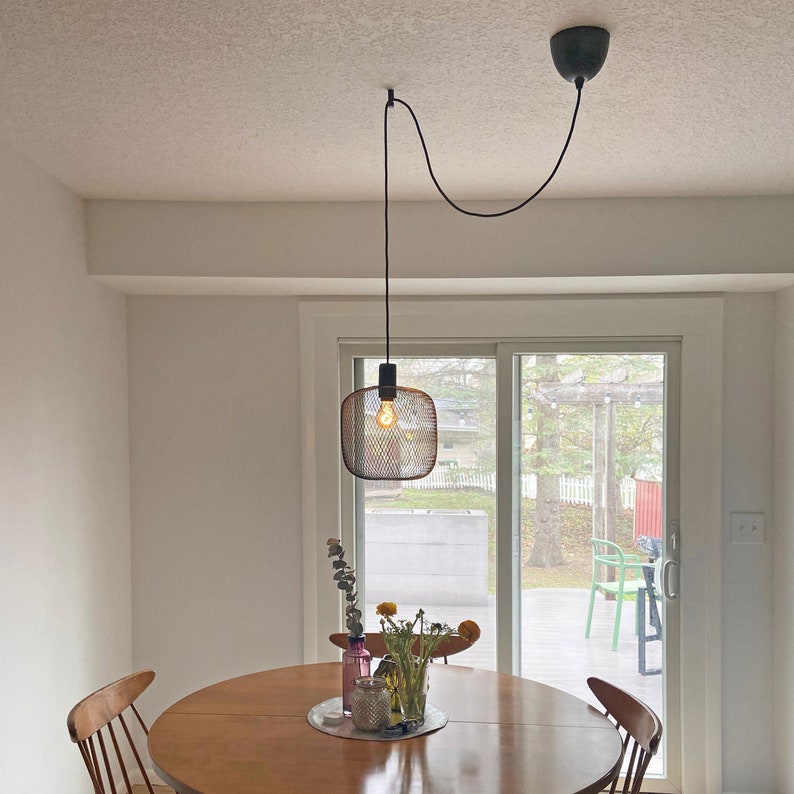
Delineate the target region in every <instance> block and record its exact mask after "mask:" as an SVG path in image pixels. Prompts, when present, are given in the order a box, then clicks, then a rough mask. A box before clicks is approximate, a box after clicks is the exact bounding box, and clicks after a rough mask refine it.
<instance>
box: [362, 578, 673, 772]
mask: <svg viewBox="0 0 794 794" xmlns="http://www.w3.org/2000/svg"><path fill="white" fill-rule="evenodd" d="M521 595H522V598H521V636H522V648H521V674H522V676H524V677H525V678H531V679H533V680H535V681H541V682H542V683H544V684H549V685H550V686H554V687H557V688H558V689H562V690H564V691H566V692H570V693H571V694H573V695H576V696H577V697H580V698H582V700H585V701H587V702H588V703H592V704H593V705H596V706H597V705H598V703H597V701H596V700H595V698H594V697H593V695H592V693H591V692H590V689H589V688H588V686H587V677H588V676H591V675H594V676H598V677H599V678H603V679H605V680H607V681H610V682H611V683H613V684H616V685H617V686H619V687H622V688H623V689H625V690H627V691H628V692H631V693H632V694H633V695H635V696H636V697H638V698H639V699H640V700H643V701H645V702H646V703H647V704H648V705H649V706H650V707H651V708H652V709H653V710H654V711H655V712H656V713H657V714H658V715H659V716H660V718H661V719H662V722H663V723H664V713H663V709H662V676H661V675H649V676H644V675H640V673H639V671H638V666H637V637H636V635H635V634H634V603H633V602H628V601H627V602H625V603H624V604H623V615H622V618H621V631H620V639H619V642H618V648H617V650H616V651H612V629H613V626H614V621H615V602H614V601H606V600H605V599H604V597H603V595H601V594H600V593H598V594H596V602H595V607H594V609H593V623H592V627H591V631H590V638H589V639H585V636H584V630H585V624H586V621H587V605H588V600H589V598H590V591H589V590H578V589H577V590H574V589H562V588H560V589H557V588H554V589H552V588H542V589H535V590H524V591H522V594H521ZM398 608H399V614H398V617H404V618H408V617H413V615H414V614H415V612H416V607H415V606H412V605H408V604H405V605H404V604H400V605H398ZM425 611H426V613H427V615H428V617H430V618H432V619H437V620H443V621H446V622H447V623H449V624H450V625H453V626H456V625H457V624H458V623H459V622H460V621H461V620H465V619H466V618H470V619H472V620H476V621H477V623H478V624H479V625H480V628H481V629H482V637H481V638H480V641H479V642H478V643H477V644H476V645H474V646H473V647H472V648H470V649H468V650H466V651H464V652H462V653H461V654H460V655H458V656H454V657H451V658H450V664H453V663H455V664H462V665H468V666H471V667H482V668H485V669H488V670H495V669H496V631H495V629H496V609H495V599H494V597H493V596H492V597H491V599H490V601H489V604H488V605H487V606H483V607H451V606H450V607H447V606H425ZM365 614H366V615H367V616H368V620H367V627H366V628H367V630H368V631H377V630H378V629H379V628H380V626H379V624H378V621H377V618H370V617H369V616H371V615H372V616H374V614H375V605H367V608H366V612H365ZM646 648H647V666H648V669H651V668H655V667H660V666H661V650H662V649H661V643H660V642H652V643H649V644H648V645H647V646H646ZM662 741H664V737H663V738H662ZM662 752H663V747H662V749H661V750H660V753H659V755H657V757H656V758H654V759H653V762H652V766H651V768H650V769H649V775H650V774H654V773H656V774H658V773H659V772H660V771H661V769H662V757H661V756H662Z"/></svg>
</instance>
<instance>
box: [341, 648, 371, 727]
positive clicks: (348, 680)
mask: <svg viewBox="0 0 794 794" xmlns="http://www.w3.org/2000/svg"><path fill="white" fill-rule="evenodd" d="M370 661H371V656H370V653H369V651H368V650H367V649H366V648H365V647H364V635H363V634H360V635H359V636H358V637H348V638H347V650H346V651H345V652H344V653H343V654H342V713H343V714H344V715H345V716H346V717H350V716H352V714H353V711H352V698H353V692H354V691H355V689H356V679H357V678H361V677H362V676H368V675H369V665H370Z"/></svg>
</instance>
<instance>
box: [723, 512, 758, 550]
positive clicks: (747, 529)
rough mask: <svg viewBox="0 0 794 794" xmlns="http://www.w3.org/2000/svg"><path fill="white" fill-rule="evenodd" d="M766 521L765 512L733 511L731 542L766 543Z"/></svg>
mask: <svg viewBox="0 0 794 794" xmlns="http://www.w3.org/2000/svg"><path fill="white" fill-rule="evenodd" d="M765 541H766V521H765V517H764V514H763V513H731V543H764V542H765Z"/></svg>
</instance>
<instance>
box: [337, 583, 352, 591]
mask: <svg viewBox="0 0 794 794" xmlns="http://www.w3.org/2000/svg"><path fill="white" fill-rule="evenodd" d="M336 586H337V587H338V588H339V589H340V590H347V588H348V587H349V586H350V585H348V583H347V582H337V583H336Z"/></svg>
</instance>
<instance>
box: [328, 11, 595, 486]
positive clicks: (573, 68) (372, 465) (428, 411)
mask: <svg viewBox="0 0 794 794" xmlns="http://www.w3.org/2000/svg"><path fill="white" fill-rule="evenodd" d="M608 50H609V33H608V32H607V31H606V30H604V29H603V28H600V27H593V26H589V25H581V26H579V27H574V28H566V29H565V30H561V31H559V33H556V34H555V35H554V36H552V38H551V56H552V60H553V61H554V66H555V67H556V68H557V71H558V72H559V73H560V75H561V76H562V77H563V78H565V79H566V80H568V81H569V82H571V83H573V84H574V85H575V87H576V106H575V107H574V111H573V118H572V119H571V126H570V129H569V131H568V137H567V138H566V140H565V145H564V146H563V148H562V152H561V153H560V156H559V158H558V160H557V163H556V165H555V166H554V168H553V169H552V172H551V173H550V174H549V176H548V178H547V179H546V181H545V182H543V184H542V185H541V186H540V187H539V188H538V189H537V190H536V191H535V192H534V193H532V195H530V196H529V197H528V198H526V199H524V200H523V201H522V202H520V203H519V204H516V205H515V206H513V207H509V208H508V209H505V210H501V211H500V212H473V211H471V210H467V209H464V208H463V207H461V206H459V205H458V204H456V203H455V202H454V201H453V200H452V199H451V198H450V197H449V196H448V195H447V194H446V193H445V192H444V190H443V188H442V187H441V185H440V184H439V182H438V180H437V179H436V175H435V173H434V172H433V166H432V165H431V163H430V155H429V153H428V149H427V145H426V143H425V139H424V135H423V134H422V129H421V127H420V126H419V120H418V119H417V117H416V114H415V113H414V111H413V109H412V108H411V106H410V105H409V104H408V103H407V102H404V101H403V100H402V99H397V98H396V97H395V96H394V91H393V90H392V89H389V98H388V100H387V102H386V107H385V108H384V112H383V159H384V167H383V172H384V194H385V196H384V228H385V258H386V363H384V364H381V365H380V371H379V377H378V385H377V386H369V387H367V388H365V389H359V390H358V391H354V392H353V393H352V394H350V395H348V396H347V397H346V398H345V400H344V402H343V403H342V457H343V459H344V462H345V466H346V467H347V468H348V470H349V471H350V472H351V473H352V474H354V475H355V476H356V477H360V478H361V479H364V480H417V479H419V478H420V477H426V476H427V475H428V474H430V472H431V471H432V470H433V467H434V466H435V465H436V454H437V450H438V425H437V421H436V409H435V405H434V404H433V400H432V399H431V398H430V397H429V395H427V394H425V393H424V392H423V391H419V390H418V389H410V388H406V387H404V386H398V385H397V367H396V365H394V364H392V363H390V361H389V146H388V112H389V108H393V107H394V104H395V103H398V104H400V105H402V106H403V107H404V108H406V110H408V112H409V113H410V114H411V118H412V119H413V121H414V125H415V126H416V132H417V134H418V136H419V141H420V143H421V145H422V151H423V152H424V156H425V163H426V164H427V170H428V173H429V174H430V178H431V180H432V181H433V184H434V185H435V187H436V189H437V190H438V192H439V193H440V194H441V197H442V198H443V199H444V200H445V201H446V202H447V204H449V205H450V206H451V207H452V208H453V209H455V210H457V211H458V212H461V213H463V214H464V215H470V216H473V217H476V218H501V217H502V216H504V215H509V214H510V213H512V212H516V211H517V210H520V209H521V208H522V207H525V206H526V205H527V204H529V202H530V201H532V200H533V199H534V198H536V197H537V196H538V195H540V193H541V192H542V191H543V190H544V189H545V188H546V186H547V185H548V184H549V183H550V182H551V180H552V179H553V178H554V175H555V174H556V173H557V170H558V169H559V167H560V165H561V164H562V160H563V157H565V152H566V151H567V150H568V144H570V142H571V138H572V136H573V131H574V127H575V126H576V117H577V115H578V113H579V104H580V102H581V100H582V88H583V86H584V84H585V82H587V81H589V80H592V79H593V78H594V77H595V76H596V75H597V74H598V72H599V71H600V70H601V67H602V66H603V65H604V61H605V60H606V57H607V51H608Z"/></svg>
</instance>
